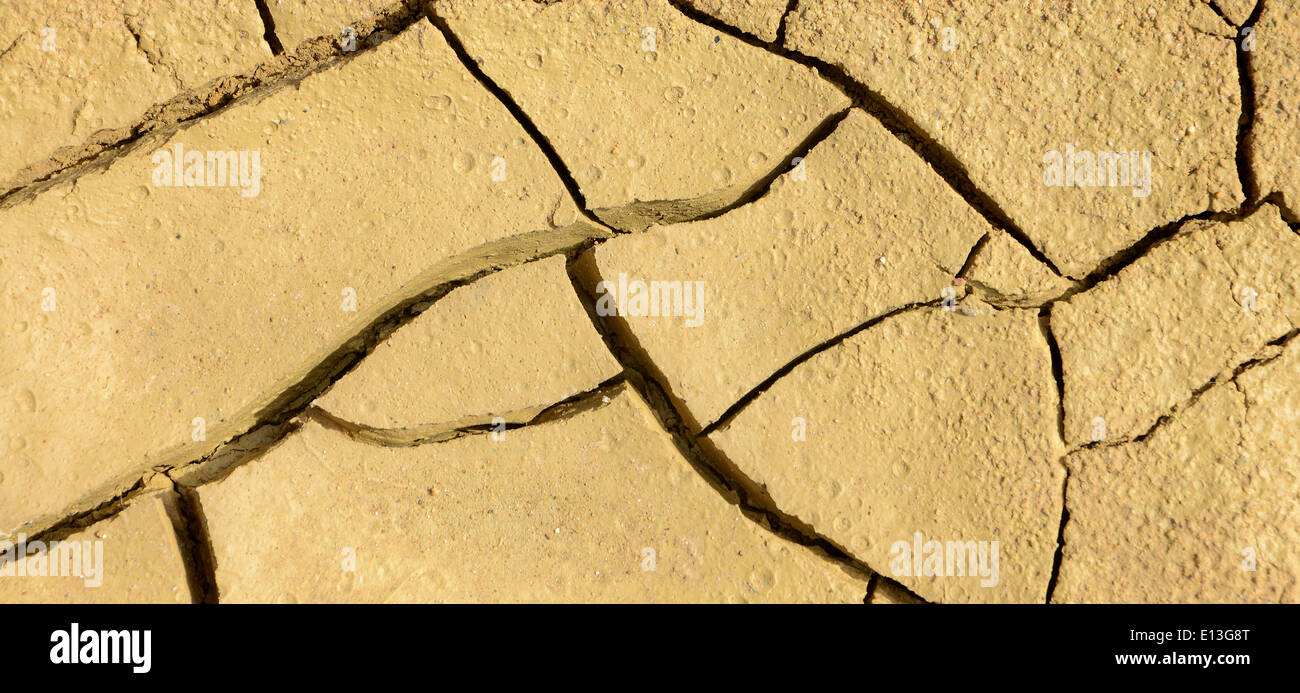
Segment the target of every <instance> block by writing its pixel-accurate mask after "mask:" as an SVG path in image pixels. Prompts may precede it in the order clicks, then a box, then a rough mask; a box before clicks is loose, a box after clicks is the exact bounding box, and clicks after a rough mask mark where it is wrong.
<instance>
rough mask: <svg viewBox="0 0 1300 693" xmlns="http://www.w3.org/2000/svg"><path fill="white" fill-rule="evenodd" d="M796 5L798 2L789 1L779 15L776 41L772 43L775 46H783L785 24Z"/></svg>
mask: <svg viewBox="0 0 1300 693" xmlns="http://www.w3.org/2000/svg"><path fill="white" fill-rule="evenodd" d="M798 5H799V0H790V1H789V2H787V3H786V4H785V11H784V12H782V13H781V21H780V22H779V23H778V24H777V25H776V41H774V43H775V44H776V45H778V46H784V45H785V26H786V22H787V21H788V20H789V19H790V14H791V13H792V12H794V8H795V7H796V6H798Z"/></svg>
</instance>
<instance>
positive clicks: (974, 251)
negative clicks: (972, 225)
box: [957, 233, 992, 279]
mask: <svg viewBox="0 0 1300 693" xmlns="http://www.w3.org/2000/svg"><path fill="white" fill-rule="evenodd" d="M991 238H992V236H991V235H989V234H987V233H986V234H984V235H983V236H980V239H979V240H978V241H975V245H973V246H971V248H970V252H969V253H966V261H965V262H963V263H961V269H959V270H957V277H959V278H961V279H965V278H966V273H967V272H969V271H970V266H971V263H973V262H975V256H976V255H979V254H980V251H981V250H984V246H986V245H988V243H989V240H990V239H991Z"/></svg>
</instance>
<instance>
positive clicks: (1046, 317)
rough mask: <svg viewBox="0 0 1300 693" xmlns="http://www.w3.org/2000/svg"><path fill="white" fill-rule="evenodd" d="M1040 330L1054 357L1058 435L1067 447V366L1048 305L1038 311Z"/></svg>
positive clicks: (1053, 372) (1050, 307)
mask: <svg viewBox="0 0 1300 693" xmlns="http://www.w3.org/2000/svg"><path fill="white" fill-rule="evenodd" d="M1038 329H1039V331H1041V332H1042V333H1043V341H1045V342H1047V350H1048V353H1050V354H1051V357H1052V379H1053V380H1055V381H1056V433H1057V435H1059V436H1060V437H1061V445H1065V366H1064V362H1063V361H1062V360H1061V345H1060V344H1059V343H1058V342H1057V341H1056V333H1054V332H1052V306H1051V305H1050V304H1049V305H1046V306H1043V307H1042V308H1040V309H1039V311H1038Z"/></svg>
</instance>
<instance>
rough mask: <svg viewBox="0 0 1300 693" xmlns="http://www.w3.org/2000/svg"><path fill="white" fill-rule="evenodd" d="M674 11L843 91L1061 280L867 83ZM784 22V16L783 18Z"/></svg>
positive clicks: (688, 11)
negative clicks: (810, 71)
mask: <svg viewBox="0 0 1300 693" xmlns="http://www.w3.org/2000/svg"><path fill="white" fill-rule="evenodd" d="M669 4H670V5H672V6H673V7H674V8H675V9H676V10H677V11H678V12H680V13H682V14H683V15H685V16H686V17H688V18H690V19H691V20H693V21H696V22H699V23H700V24H704V25H705V26H708V27H710V28H712V29H714V30H716V31H720V32H723V33H725V34H727V35H728V36H731V37H732V38H735V39H737V40H739V41H743V42H745V43H748V44H749V45H751V46H755V47H758V48H761V49H763V50H766V51H768V52H770V53H773V54H776V55H779V56H781V57H783V58H785V59H787V60H791V61H793V62H796V63H799V64H800V65H804V66H805V67H810V68H812V69H814V70H816V71H817V72H818V74H820V75H821V77H822V78H823V79H825V80H827V81H828V82H830V83H832V84H834V85H835V86H836V87H838V88H839V89H840V90H841V91H843V92H844V93H845V94H846V95H847V96H848V97H849V98H850V99H851V100H852V102H853V105H855V106H858V107H860V108H862V109H863V110H865V111H867V112H868V113H870V114H871V115H872V116H874V117H875V118H876V119H877V120H879V121H880V123H881V124H882V125H884V127H885V129H887V130H889V132H890V133H891V134H893V135H894V137H896V138H898V140H899V141H901V142H902V143H903V144H906V145H907V146H908V147H909V148H911V149H912V151H914V152H915V153H916V154H917V156H919V157H920V158H921V159H922V160H923V161H925V162H926V163H927V164H929V165H930V168H931V169H932V170H933V171H934V172H935V173H936V174H938V175H939V177H940V178H942V179H943V180H944V182H946V183H947V184H948V186H949V187H950V188H952V189H953V191H955V192H956V193H957V194H958V195H959V196H960V197H961V198H962V199H963V200H965V201H966V203H967V204H969V205H970V206H971V207H972V208H974V209H975V211H976V212H978V213H979V214H980V216H982V217H983V218H984V220H985V221H987V222H988V223H989V224H990V225H991V226H993V227H994V228H996V229H1000V230H1002V231H1005V232H1006V233H1007V234H1008V235H1010V236H1011V237H1012V238H1013V239H1015V241H1016V242H1017V243H1019V244H1020V245H1022V246H1024V248H1025V250H1026V251H1028V252H1029V254H1030V255H1032V256H1033V257H1034V259H1036V260H1038V261H1039V262H1041V263H1043V264H1044V265H1045V266H1046V267H1047V268H1048V269H1050V270H1051V271H1052V272H1053V273H1054V274H1056V275H1057V276H1064V275H1062V274H1061V271H1060V269H1058V268H1057V266H1056V263H1054V262H1052V261H1051V259H1049V258H1048V257H1047V255H1046V254H1044V253H1043V251H1042V250H1041V249H1040V248H1039V247H1038V246H1037V245H1036V244H1035V243H1034V242H1033V241H1032V240H1031V239H1030V238H1029V236H1028V234H1026V233H1025V232H1024V230H1023V229H1021V228H1020V227H1019V226H1018V225H1016V223H1015V222H1013V221H1012V220H1011V217H1010V215H1008V214H1007V213H1006V212H1005V211H1004V210H1003V209H1002V207H1001V206H1000V205H998V204H997V202H995V201H994V200H993V198H992V197H990V196H989V195H988V194H987V193H985V192H984V191H982V190H980V189H979V188H978V187H977V186H976V185H975V183H974V182H973V181H972V180H971V177H970V173H969V172H968V171H966V168H965V167H964V166H963V165H962V164H961V162H960V161H959V160H958V159H957V157H956V155H954V154H953V153H952V152H951V151H949V150H948V149H947V147H945V146H943V145H942V144H940V143H939V142H938V140H936V139H934V138H933V137H930V136H929V135H928V134H927V133H926V132H925V130H924V128H922V127H921V126H920V125H919V124H918V123H917V122H916V121H915V120H914V119H913V118H912V117H911V116H909V115H908V114H907V113H905V112H904V111H903V110H902V109H900V108H897V107H896V106H894V105H893V104H891V103H889V102H888V101H887V100H885V98H884V97H883V96H881V95H880V94H879V93H877V92H876V91H875V90H873V89H871V88H870V87H868V86H867V85H865V84H863V83H861V82H859V81H857V80H856V79H854V78H853V77H852V76H850V75H849V73H848V71H847V70H845V69H844V68H843V67H842V66H840V65H836V64H833V63H830V62H827V61H825V60H822V59H820V58H815V57H813V56H810V55H805V54H803V53H800V52H798V51H795V50H792V49H790V48H787V47H786V46H784V45H774V44H769V43H766V42H763V41H761V40H759V39H757V38H755V37H753V36H750V35H749V34H746V33H745V32H743V31H740V30H738V29H736V28H735V27H732V26H730V25H728V24H726V23H724V22H721V21H719V20H718V19H716V18H714V17H711V16H709V15H707V14H705V13H703V12H700V11H699V10H696V9H695V8H693V7H691V6H689V5H687V4H685V3H684V2H682V0H669ZM783 21H784V18H783ZM783 43H784V34H783V35H782V44H783Z"/></svg>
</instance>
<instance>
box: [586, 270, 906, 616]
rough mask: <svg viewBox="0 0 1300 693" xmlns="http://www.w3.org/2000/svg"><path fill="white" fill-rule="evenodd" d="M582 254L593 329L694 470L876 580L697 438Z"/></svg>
mask: <svg viewBox="0 0 1300 693" xmlns="http://www.w3.org/2000/svg"><path fill="white" fill-rule="evenodd" d="M578 256H579V254H578V253H575V254H573V255H571V256H570V260H569V265H568V269H569V279H570V282H571V283H572V284H573V290H574V292H575V293H576V294H577V296H578V299H579V300H580V301H581V302H582V305H583V307H584V308H585V309H586V311H587V315H588V317H589V318H590V319H591V322H592V325H594V326H595V328H596V331H597V332H598V333H599V334H600V336H601V339H602V340H604V342H605V345H606V346H607V347H608V348H609V350H610V353H612V354H614V357H615V358H616V359H617V360H618V362H619V363H620V364H622V366H623V368H624V372H625V377H626V381H627V384H628V386H630V387H632V388H633V389H634V390H636V392H637V393H638V394H640V395H641V397H642V399H644V400H645V402H646V404H647V405H649V408H650V410H651V412H653V414H654V416H655V418H656V419H658V421H659V424H660V426H661V427H662V428H663V430H664V431H666V432H667V433H668V434H669V436H670V437H671V438H672V440H673V444H674V445H675V446H676V447H677V450H678V452H680V453H681V455H682V456H683V457H684V458H685V459H686V460H687V461H688V462H689V463H690V465H691V467H692V468H694V469H695V471H696V472H697V473H699V474H700V476H701V477H702V478H703V479H704V480H705V482H707V483H708V484H709V486H710V487H712V488H713V489H714V490H715V491H717V492H718V493H719V494H720V495H721V496H722V497H723V498H724V499H726V500H727V502H728V503H732V504H734V505H736V506H737V507H738V509H739V510H740V512H741V514H742V515H744V516H745V517H746V518H748V519H749V520H751V521H753V522H755V523H756V524H758V525H760V526H761V527H763V528H764V529H766V530H768V531H770V532H772V533H773V534H775V535H777V536H778V537H781V538H783V539H785V540H787V541H790V542H792V543H795V544H798V545H800V546H803V547H806V548H808V549H810V550H812V551H813V552H815V553H817V554H818V555H821V556H822V557H824V558H826V559H828V560H830V561H831V562H833V563H835V564H837V565H839V566H840V568H842V569H843V570H845V571H846V572H847V573H849V574H850V575H854V576H856V577H858V578H860V579H865V580H870V578H871V576H873V575H877V573H876V571H875V570H873V569H871V567H870V566H868V565H867V564H865V563H863V562H862V561H860V560H858V559H857V558H854V557H853V556H852V555H851V554H849V553H848V551H846V550H844V549H843V548H842V547H840V546H839V545H838V544H836V543H835V542H833V541H831V540H830V539H829V538H827V537H825V536H823V535H822V534H820V533H819V532H817V530H816V529H815V528H813V527H812V526H811V525H809V524H808V523H806V522H804V521H802V520H800V519H799V518H797V517H795V516H793V515H790V514H788V513H784V512H782V511H781V510H780V509H779V508H778V507H777V506H776V503H775V502H774V501H773V500H772V498H771V496H770V495H768V493H767V492H766V490H764V489H763V488H762V487H761V486H759V485H758V484H756V483H754V481H753V480H751V479H749V478H748V477H746V476H745V474H744V472H742V471H741V470H740V469H739V468H738V467H737V466H736V465H735V464H734V463H733V462H731V461H730V460H728V459H727V458H726V456H725V455H723V454H722V453H721V451H719V450H717V448H716V447H714V446H713V445H712V444H711V443H710V442H709V440H708V439H707V438H705V437H703V436H702V435H700V436H697V435H696V434H695V433H694V432H692V430H691V428H690V427H689V426H688V425H687V423H686V422H687V419H686V418H685V417H684V416H683V413H682V412H681V411H679V410H678V408H677V407H676V406H675V405H674V404H673V402H672V399H671V398H670V397H669V395H668V393H667V391H666V390H665V389H664V387H663V385H662V384H661V383H660V382H659V381H658V380H657V379H656V376H655V374H656V373H657V372H658V371H657V368H656V367H655V366H654V364H653V363H651V362H649V361H648V360H644V359H643V357H641V356H640V355H639V354H640V349H638V348H636V347H634V346H632V345H630V344H628V343H627V342H626V341H625V340H624V339H623V337H621V336H620V334H619V332H618V331H617V330H616V329H615V328H614V327H613V326H612V325H610V324H609V322H608V321H607V320H606V319H605V318H603V317H601V316H599V315H598V314H597V313H596V301H595V298H594V297H593V296H591V295H590V294H589V293H587V291H586V289H584V288H583V282H582V278H581V277H580V276H579V270H578V268H577V267H576V265H577V262H578ZM879 579H880V580H882V581H885V582H887V583H889V584H892V585H895V586H896V587H897V588H898V589H899V590H902V591H903V592H906V593H907V594H909V595H912V596H913V597H915V598H916V599H917V600H918V601H923V600H921V598H920V597H919V596H917V595H915V593H913V592H912V591H911V590H909V589H908V588H906V587H904V586H903V585H901V584H899V583H897V582H895V581H894V580H892V579H890V578H887V577H885V576H883V575H880V576H879Z"/></svg>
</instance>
